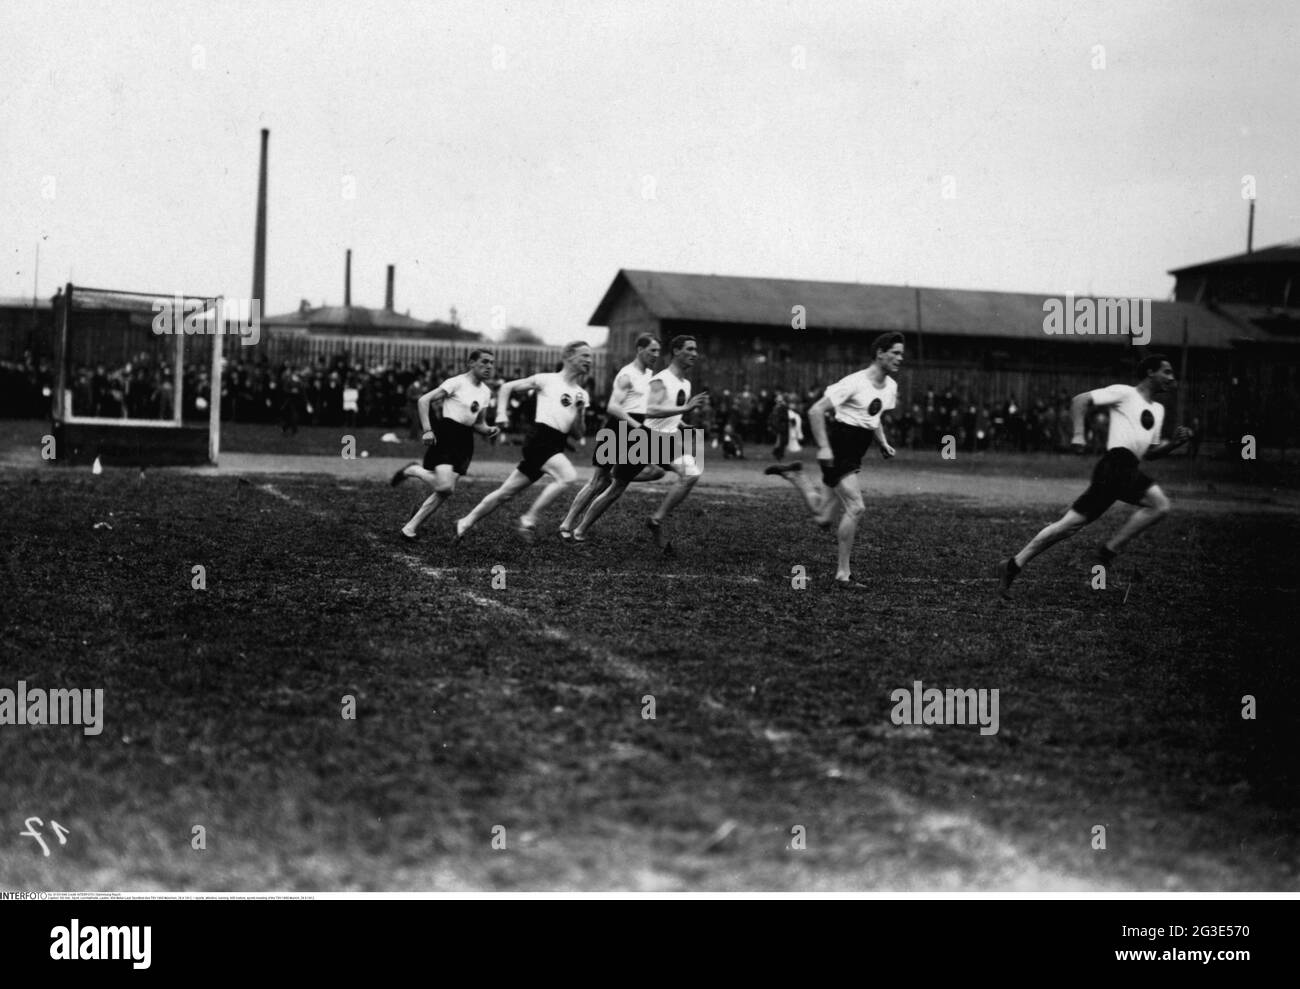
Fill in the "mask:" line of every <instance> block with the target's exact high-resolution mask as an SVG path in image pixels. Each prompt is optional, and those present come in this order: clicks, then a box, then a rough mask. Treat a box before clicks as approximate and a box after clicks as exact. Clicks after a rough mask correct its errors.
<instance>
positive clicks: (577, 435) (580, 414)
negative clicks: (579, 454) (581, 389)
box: [569, 399, 587, 440]
mask: <svg viewBox="0 0 1300 989" xmlns="http://www.w3.org/2000/svg"><path fill="white" fill-rule="evenodd" d="M569 435H570V436H572V437H573V438H574V439H575V440H580V439H582V438H583V437H584V436H586V435H587V406H586V405H585V404H584V403H583V401H582V399H578V404H577V405H575V406H574V409H573V425H572V426H570V427H569Z"/></svg>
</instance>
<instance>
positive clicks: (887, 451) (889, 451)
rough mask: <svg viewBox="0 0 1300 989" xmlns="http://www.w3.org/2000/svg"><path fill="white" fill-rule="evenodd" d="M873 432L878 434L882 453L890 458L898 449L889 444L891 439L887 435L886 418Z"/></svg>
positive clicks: (877, 437) (877, 438) (886, 457)
mask: <svg viewBox="0 0 1300 989" xmlns="http://www.w3.org/2000/svg"><path fill="white" fill-rule="evenodd" d="M873 432H874V433H875V434H876V440H877V442H879V443H880V455H881V456H882V457H884V458H885V459H886V460H888V459H889V458H890V457H892V456H893V455H894V453H895V452H896V451H895V450H894V448H893V447H892V446H890V445H889V439H888V437H886V436H885V420H884V419H881V420H880V424H879V425H877V426H876V428H875V429H874V430H873Z"/></svg>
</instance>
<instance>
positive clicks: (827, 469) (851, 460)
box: [821, 419, 876, 488]
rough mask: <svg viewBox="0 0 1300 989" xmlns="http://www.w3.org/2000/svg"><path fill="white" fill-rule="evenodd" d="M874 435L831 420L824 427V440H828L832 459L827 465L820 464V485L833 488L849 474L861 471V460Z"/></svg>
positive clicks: (869, 431)
mask: <svg viewBox="0 0 1300 989" xmlns="http://www.w3.org/2000/svg"><path fill="white" fill-rule="evenodd" d="M875 435H876V434H875V433H874V432H872V431H871V430H870V429H863V428H862V427H861V426H850V425H848V424H847V423H843V422H840V421H838V420H836V419H832V420H831V421H830V422H829V423H828V424H827V426H826V438H827V439H828V440H830V444H831V454H832V455H833V457H834V459H833V460H832V461H831V462H830V463H829V464H827V463H825V462H822V464H821V468H822V483H823V484H825V485H826V486H827V487H828V488H833V487H835V485H837V484H839V483H840V481H842V480H844V478H846V477H848V476H849V475H850V474H856V473H857V472H858V471H859V470H861V469H862V458H863V456H865V455H866V452H867V451H868V450H870V449H871V440H872V438H873V437H874V436H875Z"/></svg>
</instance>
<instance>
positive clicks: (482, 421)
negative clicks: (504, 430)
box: [474, 406, 501, 439]
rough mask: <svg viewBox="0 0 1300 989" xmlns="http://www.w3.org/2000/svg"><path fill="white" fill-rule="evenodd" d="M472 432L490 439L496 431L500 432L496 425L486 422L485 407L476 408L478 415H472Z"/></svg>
mask: <svg viewBox="0 0 1300 989" xmlns="http://www.w3.org/2000/svg"><path fill="white" fill-rule="evenodd" d="M474 432H476V433H479V434H480V435H482V436H486V437H487V438H488V439H491V438H492V437H493V436H495V435H496V434H497V433H499V432H501V430H500V428H499V427H497V426H489V425H488V424H487V407H486V406H485V407H483V408H481V409H479V410H478V415H477V416H475V417H474Z"/></svg>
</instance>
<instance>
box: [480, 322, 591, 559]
mask: <svg viewBox="0 0 1300 989" xmlns="http://www.w3.org/2000/svg"><path fill="white" fill-rule="evenodd" d="M590 373H591V347H590V346H589V345H588V344H586V343H585V342H583V341H581V340H577V341H574V342H573V343H570V344H568V345H566V346H565V348H564V370H562V371H555V372H552V373H548V374H534V375H531V376H530V377H527V378H520V379H518V380H517V381H507V382H506V383H505V384H503V385H502V386H501V388H500V390H499V391H498V392H497V423H498V424H500V426H501V427H502V428H504V427H505V423H506V418H507V416H508V415H509V412H508V410H509V408H510V396H511V395H512V394H514V393H515V392H517V391H527V390H528V389H534V388H535V389H536V390H537V411H536V413H535V415H534V419H533V425H532V427H531V428H530V429H529V430H528V434H527V435H526V436H525V437H524V451H523V456H524V458H523V459H522V460H521V461H519V465H518V466H517V467H516V468H515V469H514V470H513V471H511V472H510V476H509V477H507V478H506V479H505V482H504V483H503V484H502V485H501V487H499V488H497V489H496V490H495V491H493V492H492V493H491V494H489V495H488V496H487V497H486V498H484V499H483V500H482V501H480V502H479V503H478V505H476V506H475V507H474V510H473V511H472V512H470V513H469V514H468V515H466V516H465V517H464V518H463V519H460V520H458V521H457V522H456V538H457V539H460V538H462V537H463V536H464V535H465V533H467V532H468V531H469V530H470V529H471V528H473V527H474V525H475V524H476V523H477V522H479V521H480V520H481V519H483V518H485V517H486V516H488V515H491V514H492V513H493V512H495V511H496V510H497V509H498V508H500V507H501V505H503V504H504V503H505V502H507V501H510V500H511V499H512V498H514V496H515V495H517V494H519V492H521V491H523V490H524V488H526V487H528V486H529V485H531V484H533V483H534V482H536V481H537V480H539V479H540V478H541V476H542V475H543V474H548V475H550V478H551V480H550V483H548V484H547V485H546V487H544V488H543V489H542V492H541V494H539V495H538V496H537V500H536V501H534V502H533V504H532V507H531V508H529V509H528V511H526V512H525V513H524V514H523V515H522V516H520V518H519V525H518V532H519V535H520V536H521V537H522V538H523V539H524V540H526V541H528V542H532V541H533V539H534V537H535V536H536V534H537V533H536V529H537V516H538V514H539V513H540V512H541V511H542V510H543V509H544V508H545V507H546V506H547V505H549V504H550V503H551V502H552V501H554V500H555V499H556V498H558V497H559V496H560V495H562V494H563V493H564V492H565V490H566V489H567V488H568V487H569V485H570V484H572V483H573V482H574V481H575V480H576V479H577V477H578V473H577V471H575V470H574V469H573V464H571V463H570V462H569V458H568V457H567V456H565V454H564V451H565V449H566V447H567V445H568V440H569V437H573V438H574V439H581V437H582V430H583V425H584V418H585V414H586V411H587V406H588V405H589V404H590V401H591V399H590V397H589V396H588V395H587V390H586V389H585V388H583V387H582V383H583V382H584V381H586V380H587V375H588V374H590Z"/></svg>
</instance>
